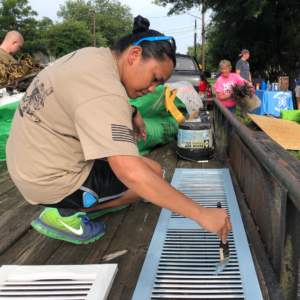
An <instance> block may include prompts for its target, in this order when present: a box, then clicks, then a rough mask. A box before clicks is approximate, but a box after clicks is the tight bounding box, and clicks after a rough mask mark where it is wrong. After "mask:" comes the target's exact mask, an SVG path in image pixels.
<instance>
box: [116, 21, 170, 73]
mask: <svg viewBox="0 0 300 300" xmlns="http://www.w3.org/2000/svg"><path fill="white" fill-rule="evenodd" d="M149 26H150V22H149V20H148V19H146V18H143V17H142V16H140V15H139V16H137V17H135V18H134V24H133V30H132V34H129V35H126V36H124V37H122V38H121V39H119V40H118V41H117V43H116V45H115V47H114V50H115V51H116V52H117V53H118V54H122V53H123V52H124V51H125V50H126V49H127V48H128V47H130V46H131V47H132V46H133V45H134V44H135V43H136V42H138V41H139V40H141V39H143V38H146V37H152V36H164V35H163V34H162V33H160V32H158V31H156V30H151V29H149ZM139 46H141V48H142V49H143V52H142V58H143V59H144V60H147V59H148V58H154V59H156V60H158V61H163V60H165V59H166V57H169V58H170V59H171V60H172V61H173V64H174V67H175V66H176V55H175V54H176V43H175V40H174V38H173V37H172V38H171V40H165V41H154V42H151V41H142V42H141V43H140V44H139Z"/></svg>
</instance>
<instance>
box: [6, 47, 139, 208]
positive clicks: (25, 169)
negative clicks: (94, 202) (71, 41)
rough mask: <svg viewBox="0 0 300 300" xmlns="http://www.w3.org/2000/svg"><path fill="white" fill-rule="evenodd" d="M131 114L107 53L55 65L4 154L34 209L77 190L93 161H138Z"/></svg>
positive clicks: (41, 78)
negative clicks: (126, 157)
mask: <svg viewBox="0 0 300 300" xmlns="http://www.w3.org/2000/svg"><path fill="white" fill-rule="evenodd" d="M131 115H132V112H131V106H130V103H129V101H128V96H127V94H126V91H125V89H124V87H123V86H122V84H121V82H120V77H119V72H118V68H117V65H116V62H115V61H114V58H113V56H112V53H111V51H110V50H109V49H107V48H84V49H81V50H78V51H75V52H73V53H70V54H68V55H66V56H64V57H62V58H61V59H59V60H57V61H55V62H54V63H52V64H51V65H50V66H48V67H47V68H46V69H44V70H43V71H41V72H40V73H39V74H38V76H37V77H36V78H35V79H34V81H33V82H32V83H31V85H30V87H29V88H28V90H27V92H26V94H24V96H23V98H22V99H21V101H20V105H19V107H18V109H17V111H16V113H15V116H14V119H13V122H12V127H11V132H10V136H9V139H8V142H7V147H6V156H7V166H8V170H9V172H10V175H11V177H12V179H13V181H14V183H15V184H16V186H17V187H18V189H19V190H20V192H21V193H22V195H23V196H24V197H25V199H26V200H27V201H28V202H30V203H32V204H37V203H45V204H51V203H57V202H59V201H61V200H62V199H63V198H65V197H66V196H67V195H69V194H71V193H73V192H74V191H76V190H77V189H79V188H80V187H81V185H82V183H83V182H84V181H85V179H86V178H87V176H88V175H89V173H90V170H91V168H92V166H93V163H94V160H95V159H99V158H106V157H110V156H117V155H133V156H139V152H138V148H137V146H136V143H135V139H134V133H133V130H132V123H131Z"/></svg>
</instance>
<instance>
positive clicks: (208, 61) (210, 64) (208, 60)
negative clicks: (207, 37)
mask: <svg viewBox="0 0 300 300" xmlns="http://www.w3.org/2000/svg"><path fill="white" fill-rule="evenodd" d="M186 54H188V55H193V56H195V51H194V46H189V47H188V50H187V53H186ZM196 55H197V57H196V59H197V61H198V63H199V64H202V45H201V44H198V43H197V48H196ZM204 64H205V65H204V70H205V71H209V72H216V71H218V65H216V64H214V61H213V60H212V57H211V51H210V45H209V43H206V44H205V46H204Z"/></svg>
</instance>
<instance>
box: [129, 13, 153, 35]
mask: <svg viewBox="0 0 300 300" xmlns="http://www.w3.org/2000/svg"><path fill="white" fill-rule="evenodd" d="M149 27H150V22H149V20H148V19H146V18H143V17H142V16H140V15H138V16H137V17H135V18H134V23H133V29H132V33H140V32H144V31H146V30H148V29H149Z"/></svg>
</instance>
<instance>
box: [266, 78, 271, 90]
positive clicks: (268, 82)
mask: <svg viewBox="0 0 300 300" xmlns="http://www.w3.org/2000/svg"><path fill="white" fill-rule="evenodd" d="M270 90H271V87H270V80H268V81H267V91H270Z"/></svg>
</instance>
